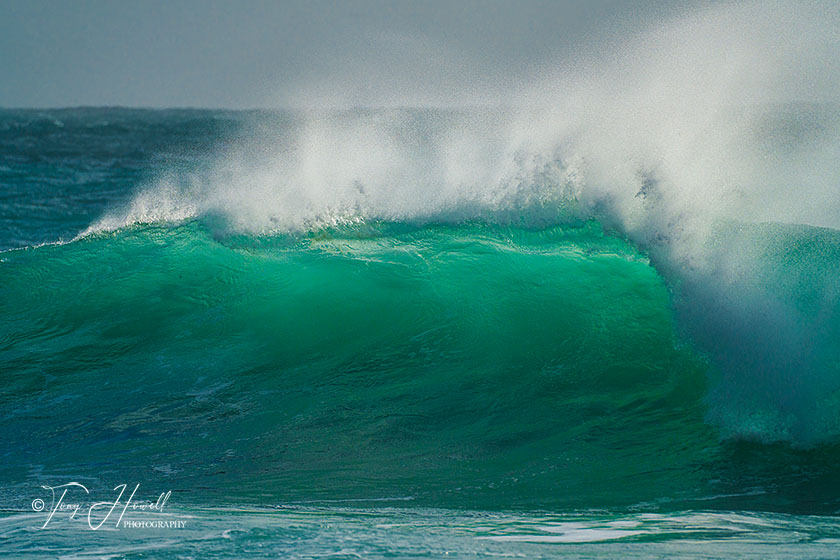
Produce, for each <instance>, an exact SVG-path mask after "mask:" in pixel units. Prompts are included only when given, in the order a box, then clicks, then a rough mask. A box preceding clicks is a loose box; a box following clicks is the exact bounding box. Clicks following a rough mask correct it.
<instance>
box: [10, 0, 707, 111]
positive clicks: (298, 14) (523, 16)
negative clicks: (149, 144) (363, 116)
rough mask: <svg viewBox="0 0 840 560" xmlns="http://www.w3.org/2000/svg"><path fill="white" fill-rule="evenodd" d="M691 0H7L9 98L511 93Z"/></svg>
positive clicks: (169, 100)
mask: <svg viewBox="0 0 840 560" xmlns="http://www.w3.org/2000/svg"><path fill="white" fill-rule="evenodd" d="M693 5H694V6H696V3H695V4H693ZM686 6H687V5H686V4H685V3H682V2H675V1H660V0H655V1H649V2H633V1H629V0H624V1H622V0H559V1H555V2H550V1H516V2H514V1H510V2H498V1H495V2H488V1H461V2H447V1H430V2H397V1H394V2H384V1H375V0H358V1H346V2H328V1H312V2H258V1H248V2H237V3H234V2H233V1H227V2H221V1H196V0H181V1H161V0H147V1H139V2H117V1H113V2H112V1H79V2H70V1H18V0H6V1H4V2H2V3H0V76H2V78H1V79H0V106H5V107H54V106H76V105H126V106H146V107H163V106H170V107H171V106H179V107H183V106H192V107H274V106H288V105H306V104H310V103H314V104H319V103H321V104H323V103H328V104H330V103H341V104H343V103H352V104H402V105H409V104H440V105H447V104H460V103H463V102H465V101H467V100H472V101H476V100H478V101H479V102H484V101H486V102H491V103H492V102H500V101H503V93H504V91H505V90H506V88H508V87H509V86H511V87H512V86H515V85H516V84H517V83H521V82H522V81H526V80H530V79H532V78H534V77H535V76H539V75H540V73H542V72H544V71H546V70H547V69H549V68H551V67H552V66H553V65H557V64H563V63H564V61H568V60H571V59H574V58H575V57H576V56H578V55H579V53H581V52H586V51H587V50H588V49H591V48H592V47H593V46H595V45H598V44H601V43H603V42H604V41H605V40H608V39H609V38H610V37H612V36H615V35H617V34H622V33H626V32H628V31H629V30H632V29H636V28H641V27H644V26H647V25H650V24H651V23H652V22H655V21H656V20H657V19H659V18H667V17H671V16H673V15H675V14H676V13H678V12H680V11H683V10H686V9H690V8H687V7H686Z"/></svg>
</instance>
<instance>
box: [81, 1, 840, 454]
mask: <svg viewBox="0 0 840 560" xmlns="http://www.w3.org/2000/svg"><path fill="white" fill-rule="evenodd" d="M829 8H831V5H830V3H813V4H809V5H808V6H805V5H802V4H792V3H791V4H787V3H772V2H762V3H748V4H740V5H731V4H727V5H725V6H722V7H715V8H711V9H707V10H703V11H700V12H697V13H695V14H692V15H689V16H684V17H681V18H677V19H673V20H669V21H665V22H661V23H660V24H659V25H657V26H655V27H654V28H652V29H650V30H647V31H642V32H640V33H638V34H637V35H636V36H634V37H630V38H625V39H624V40H617V41H616V42H614V43H613V44H611V45H608V46H607V47H605V48H604V50H603V52H601V53H599V54H598V55H593V56H590V57H586V58H585V59H582V60H579V61H576V63H575V64H571V65H569V64H567V65H566V66H564V67H563V68H560V69H558V71H557V73H556V75H553V76H543V77H540V78H539V79H535V80H534V82H533V83H530V84H527V85H526V86H525V87H523V88H522V90H521V91H520V92H517V93H516V95H514V96H512V98H511V100H510V103H509V104H508V107H511V108H507V109H497V110H491V109H482V110H470V109H465V110H410V109H383V110H358V109H357V110H346V111H318V110H315V109H313V110H310V111H302V112H298V113H295V114H294V115H292V116H291V117H290V118H289V120H288V122H287V123H286V124H285V125H283V126H282V127H280V129H279V130H278V129H273V130H267V129H265V128H260V127H259V126H255V130H254V134H253V137H252V138H251V139H250V140H249V141H247V142H243V143H241V144H239V145H236V146H230V147H229V148H228V149H227V150H225V152H224V153H223V154H220V156H219V157H218V159H217V160H216V161H215V162H214V163H213V164H212V165H210V166H208V167H206V168H204V169H202V170H198V171H191V172H188V173H178V172H173V173H171V174H170V175H168V176H166V177H162V178H160V180H159V181H158V182H157V183H155V184H152V185H150V186H148V187H147V188H146V189H144V190H143V191H142V192H140V193H139V194H138V195H137V196H136V197H135V198H134V199H133V200H132V202H131V203H130V205H129V206H128V207H126V208H123V209H116V210H114V211H113V212H111V213H109V214H108V215H106V216H104V217H103V218H102V219H101V220H99V221H98V222H96V223H95V224H93V225H92V226H91V227H90V228H89V230H88V232H86V233H90V232H96V231H103V230H112V229H116V228H120V227H124V226H126V225H130V224H132V223H138V222H139V223H142V222H153V221H178V220H183V219H187V218H190V217H195V216H208V215H209V216H216V217H218V218H220V221H221V222H222V223H223V224H224V227H225V228H227V229H228V230H230V231H235V232H245V233H253V234H261V233H269V232H277V231H290V230H292V231H293V230H301V229H312V228H319V227H323V226H329V225H335V224H340V223H346V222H352V221H357V220H374V219H375V220H388V221H420V222H423V221H458V220H463V219H489V220H496V219H503V220H524V221H525V223H530V222H533V221H534V220H536V222H537V223H539V222H540V221H544V220H546V219H547V220H549V221H550V220H551V219H552V218H551V216H552V214H554V216H555V219H558V218H557V217H556V214H557V213H563V212H570V213H573V214H574V215H576V216H579V217H588V216H593V217H597V218H599V219H601V220H602V221H604V222H605V223H607V224H608V225H609V226H611V227H614V228H616V229H618V230H619V231H621V232H623V234H624V235H626V236H627V237H628V238H630V239H632V240H633V241H634V242H636V243H638V244H639V245H640V246H641V247H643V248H644V249H645V250H647V251H648V252H649V253H650V254H651V258H652V262H653V263H654V264H655V265H656V266H657V267H658V268H659V269H660V271H661V272H662V274H663V275H664V276H665V277H666V278H667V279H668V280H669V281H670V282H671V283H672V284H673V285H674V286H679V287H680V288H678V291H679V290H681V292H680V294H679V305H678V307H679V309H680V314H681V318H682V320H683V321H684V322H685V323H686V325H685V327H686V330H688V331H689V332H693V333H695V334H697V335H698V336H697V337H696V338H697V339H698V341H699V342H698V343H699V344H700V346H701V347H702V349H703V350H705V351H706V352H708V354H709V355H710V356H711V357H712V358H713V359H714V360H715V361H716V362H717V364H718V366H719V367H720V368H721V369H723V371H724V374H723V376H722V381H721V382H720V383H721V385H720V387H718V388H717V390H716V391H715V392H714V395H715V396H714V397H713V402H712V408H713V416H714V418H715V419H716V420H717V421H718V422H719V423H720V424H721V425H722V426H723V428H724V430H725V432H726V433H728V434H732V435H736V436H739V435H740V436H749V437H758V438H760V439H765V440H774V439H785V440H791V441H797V442H804V443H810V442H814V441H820V440H824V439H832V438H835V437H837V436H838V435H840V410H838V409H837V408H838V407H837V403H836V402H835V400H834V398H833V396H832V395H833V394H834V392H835V391H837V390H838V389H840V382H835V381H831V380H832V379H836V378H838V377H840V376H838V373H840V372H838V370H837V365H836V364H837V363H840V362H831V356H833V354H832V352H834V350H833V349H831V348H828V349H827V348H826V344H830V343H829V342H821V343H817V344H816V347H815V348H811V349H810V350H809V351H808V352H804V351H803V350H802V348H803V345H804V344H805V342H804V341H805V340H807V339H808V333H809V332H811V331H813V330H814V329H823V330H824V328H825V324H828V323H831V322H832V321H835V322H836V319H837V317H836V315H837V297H838V296H837V291H836V290H834V291H833V292H832V290H833V289H834V288H833V287H832V286H828V287H827V288H825V294H824V298H823V299H824V301H823V304H822V305H823V308H822V309H821V310H820V312H818V313H812V314H811V315H807V314H805V313H804V312H803V311H802V310H801V309H799V308H798V307H797V306H796V304H795V303H792V300H794V299H795V297H793V296H792V295H791V294H790V293H787V292H785V291H784V290H782V291H779V290H774V289H771V288H767V287H763V286H760V285H756V283H755V282H752V281H748V280H745V278H746V279H748V278H749V277H750V276H757V275H760V272H761V271H762V270H764V269H765V268H766V267H767V266H769V265H768V264H767V263H766V262H763V261H762V256H761V255H762V253H761V251H758V250H757V249H756V248H755V247H754V245H753V244H749V243H735V244H724V245H722V244H720V243H711V242H710V239H712V238H714V236H715V234H716V231H717V229H718V228H719V226H720V224H722V223H731V222H733V221H734V222H742V223H756V222H782V223H799V224H809V225H813V226H823V227H829V228H835V229H837V228H840V163H838V162H840V110H838V107H840V99H838V93H837V92H838V89H837V87H836V86H837V85H838V83H840V62H839V61H838V58H840V57H837V56H836V53H837V52H840V16H838V14H837V13H835V12H836V10H834V11H831V10H830V9H829ZM559 219H562V218H559ZM732 263H737V266H733V265H732ZM832 294H833V295H832ZM816 317H819V318H818V319H817V318H816ZM701 331H702V332H701ZM832 363H833V364H834V365H831V364H832ZM751 385H757V386H760V387H755V388H754V387H751ZM817 393H820V394H821V396H817ZM820 399H823V400H820ZM825 399H828V400H825Z"/></svg>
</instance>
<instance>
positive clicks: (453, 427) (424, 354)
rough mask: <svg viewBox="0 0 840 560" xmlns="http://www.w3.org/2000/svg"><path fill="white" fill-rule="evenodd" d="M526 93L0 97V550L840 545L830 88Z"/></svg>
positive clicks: (741, 549) (636, 549)
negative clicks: (664, 122)
mask: <svg viewBox="0 0 840 560" xmlns="http://www.w3.org/2000/svg"><path fill="white" fill-rule="evenodd" d="M532 118H533V117H532V116H531V115H524V116H523V114H511V113H510V112H509V111H506V110H498V111H495V110H464V111H444V110H409V109H394V110H353V111H336V112H320V113H308V112H260V111H250V112H247V111H246V112H233V111H198V110H161V111H150V110H128V109H115V108H110V109H109V108H103V109H66V110H48V111H41V110H2V111H0V250H2V252H0V380H2V383H0V442H2V445H0V456H2V460H0V504H2V506H0V552H2V554H3V555H4V556H7V557H19V558H27V557H32V558H38V557H66V558H85V557H97V558H103V557H104V558H123V557H126V558H146V557H154V558H203V557H210V556H222V557H231V558H238V557H244V556H255V557H284V558H285V557H288V558H322V557H329V558H359V557H361V558H385V557H417V558H423V557H430V558H439V557H443V556H449V557H459V558H460V557H463V558H476V557H478V558H482V557H488V558H497V557H517V558H518V557H522V558H543V557H545V558H548V557H571V558H578V557H579V558H591V557H605V558H615V557H627V558H636V557H638V558H644V557H692V558H698V557H709V558H717V557H744V558H749V557H762V558H763V557H767V556H773V557H780V558H815V557H826V558H827V557H840V522H839V521H838V517H837V514H838V512H840V477H839V476H838V475H840V466H838V457H840V274H838V272H840V231H838V229H837V228H838V227H840V213H836V212H835V210H836V209H837V202H836V201H837V196H836V195H837V192H838V191H837V188H836V187H837V185H836V183H835V182H832V181H836V176H837V175H836V173H834V172H835V171H836V167H834V165H835V164H834V163H833V162H836V161H837V159H836V158H834V157H832V154H838V153H840V151H838V149H837V148H838V146H840V142H838V141H837V140H838V137H840V135H838V132H837V131H838V130H840V128H838V127H836V126H835V125H836V123H838V122H840V118H838V112H837V111H836V110H834V109H831V108H826V107H822V106H805V105H784V106H780V105H774V106H765V107H762V108H761V110H760V111H759V112H756V113H750V112H749V111H746V112H745V111H744V110H743V109H739V110H738V111H735V114H734V115H732V116H730V117H727V119H728V120H727V121H726V122H728V123H730V124H731V126H729V127H728V128H727V129H726V130H725V131H722V132H721V133H720V134H718V135H717V136H715V137H714V138H712V139H710V137H709V136H708V134H707V132H708V131H707V130H706V129H705V128H704V129H702V130H701V131H700V132H698V133H699V134H700V133H702V135H703V137H704V138H706V139H707V140H709V141H708V142H704V143H703V144H702V145H700V144H697V143H691V142H687V141H686V143H685V145H684V146H682V148H684V151H682V152H679V153H670V152H666V151H663V150H659V149H651V150H648V151H643V152H638V151H636V150H635V148H634V150H633V151H632V152H627V151H625V150H623V149H619V148H617V147H616V146H619V145H623V142H620V141H619V140H620V135H616V134H614V133H611V132H610V131H609V130H604V129H602V128H601V129H599V134H598V138H601V139H603V141H604V145H605V146H607V147H608V150H607V151H606V152H604V151H599V150H593V144H592V142H593V141H594V140H593V138H588V137H587V135H586V134H583V135H581V134H580V132H579V130H577V129H576V130H575V132H574V133H571V132H569V130H570V128H575V127H566V128H565V129H563V127H555V125H556V121H555V120H552V119H556V118H558V117H557V115H556V114H551V115H549V116H548V117H546V116H545V115H542V116H540V118H539V119H537V120H536V121H533V120H529V119H532ZM535 122H539V123H540V124H541V125H542V126H544V127H546V128H550V129H552V130H560V129H563V130H564V132H563V133H562V134H561V133H557V134H556V135H552V136H550V137H548V136H546V134H545V132H544V131H543V132H540V131H538V130H536V129H535V127H534V126H531V125H533V123H535ZM528 123H531V125H528ZM704 126H705V125H704ZM712 140H714V142H713V141H712ZM666 141H667V142H668V143H669V144H668V145H669V146H672V144H670V139H666ZM733 146H735V147H737V148H738V150H737V152H738V154H739V157H738V158H737V159H732V158H730V157H724V155H725V154H729V153H730V151H731V149H732V148H733ZM689 156H691V157H689ZM695 159H698V160H701V161H712V162H713V164H711V165H707V166H704V167H703V168H702V173H699V172H698V167H697V166H696V165H693V162H695ZM759 163H760V165H759ZM802 170H806V171H808V173H804V172H802ZM689 171H690V172H689ZM797 173H798V174H797ZM793 176H796V177H798V181H799V182H798V183H795V185H796V186H797V187H798V188H796V189H794V188H792V187H791V185H792V184H794V183H791V181H792V179H791V177H793ZM807 178H810V180H811V181H810V182H809V183H805V182H803V181H804V180H805V179H807ZM832 178H833V179H832ZM68 485H69V486H68ZM121 485H124V486H121ZM64 490H67V494H66V495H65V496H64V497H63V498H61V497H62V492H63V491H64ZM121 492H122V493H121ZM170 492H171V494H168V493H170ZM161 495H164V496H166V497H165V499H163V500H161V499H160V498H159V496H161ZM129 497H130V499H127V498H129ZM59 498H61V500H59ZM115 500H116V501H118V503H117V504H116V507H115V508H114V511H111V510H110V508H109V505H108V504H109V502H110V504H111V505H113V504H114V501H115ZM161 502H163V504H161ZM126 503H128V504H133V505H134V506H135V507H132V506H131V505H129V507H128V508H127V509H125V510H124V506H125V504H126ZM143 503H145V504H146V505H149V503H152V504H156V505H157V507H155V508H146V509H138V508H137V507H136V506H137V505H138V504H143ZM61 504H63V506H62V505H61ZM95 504H99V505H95ZM68 505H69V506H70V507H68ZM76 506H78V511H76ZM92 506H93V510H91V507H92ZM53 510H54V514H53V515H52V517H50V513H51V512H52V511H53ZM74 511H76V513H75V515H74ZM123 511H125V513H124V517H122V516H121V515H120V514H121V513H122V512H123ZM100 521H101V522H102V525H101V526H99V527H98V528H97V529H96V530H94V529H93V527H97V524H98V523H99V522H100Z"/></svg>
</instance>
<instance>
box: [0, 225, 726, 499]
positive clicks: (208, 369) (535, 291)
mask: <svg viewBox="0 0 840 560" xmlns="http://www.w3.org/2000/svg"><path fill="white" fill-rule="evenodd" d="M0 267H2V276H0V284H2V289H0V308H2V309H3V313H4V315H5V320H4V321H3V322H2V323H0V324H1V325H2V329H3V331H2V332H0V341H2V346H0V356H2V359H0V361H2V363H4V364H5V366H4V367H5V369H6V373H5V377H4V378H5V379H6V380H7V381H6V383H5V385H4V386H3V388H2V393H0V396H2V403H3V407H4V410H7V411H10V414H7V415H6V416H5V417H4V418H3V419H2V424H0V429H2V432H3V434H4V438H6V440H7V441H8V442H9V446H8V447H9V448H11V449H14V450H15V451H14V453H13V454H7V455H6V460H4V462H3V466H2V467H0V471H2V475H3V477H4V479H5V480H24V479H25V478H26V474H27V473H28V472H30V471H31V468H32V467H31V465H42V469H43V471H44V472H45V473H46V474H49V475H61V474H68V475H74V474H75V475H78V473H90V472H97V473H108V476H109V477H110V478H113V477H114V476H118V477H123V478H125V477H132V476H133V477H136V478H138V479H139V478H140V477H142V476H154V477H155V479H156V480H161V482H162V483H163V481H166V480H171V481H173V482H176V483H177V484H176V485H177V487H178V488H181V489H184V491H185V492H186V497H184V496H182V497H179V499H181V500H187V501H189V500H190V499H193V500H196V501H201V500H204V499H207V496H206V495H207V494H208V493H209V494H211V495H214V498H213V500H223V501H224V500H227V501H233V502H239V503H247V502H251V501H257V502H261V503H264V502H265V500H266V499H269V500H274V501H284V500H294V499H321V500H326V499H336V500H341V499H351V498H352V499H359V498H364V499H379V498H406V499H408V498H410V499H412V500H415V501H417V502H418V503H429V504H434V505H436V506H447V505H451V506H469V507H482V508H488V507H519V506H522V507H526V506H527V507H534V506H536V507H552V506H585V507H597V506H598V505H622V504H631V503H635V502H637V501H639V500H649V499H655V498H656V497H665V496H668V497H670V499H675V497H677V499H682V498H685V499H692V498H699V497H703V496H706V495H711V494H714V493H716V492H720V491H721V488H717V487H714V484H723V485H725V484H726V481H723V482H721V481H720V480H719V479H720V473H719V472H716V471H715V468H714V461H715V460H716V457H717V456H718V455H719V454H720V453H721V451H720V446H719V444H718V441H717V436H716V434H715V432H714V430H713V429H712V428H711V427H709V426H708V425H707V424H706V423H704V422H703V415H704V413H705V405H704V402H703V396H704V394H705V393H706V386H705V385H706V366H705V364H704V362H703V361H702V360H701V359H700V358H698V357H697V355H696V354H695V353H693V352H692V351H691V350H690V349H689V348H687V347H684V346H683V345H681V344H680V342H679V340H678V338H677V337H676V335H675V330H674V325H673V324H672V318H671V308H670V303H669V293H668V290H667V289H666V286H665V284H664V283H663V281H662V280H661V279H660V277H659V276H658V275H657V273H656V272H655V270H654V269H653V268H652V267H651V266H650V265H649V263H648V261H647V259H646V258H645V257H644V256H642V255H641V254H639V253H638V252H637V251H636V250H635V249H633V248H632V246H630V245H628V244H626V243H625V242H623V241H621V240H620V239H617V238H615V237H610V236H605V235H604V233H603V232H602V229H601V227H600V226H599V225H598V224H597V223H595V222H589V223H582V224H579V225H577V226H574V227H572V226H567V227H555V228H550V229H544V230H523V229H515V228H502V227H498V226H496V227H491V226H482V225H463V226H459V227H454V226H427V227H423V228H420V227H414V226H408V225H400V224H393V223H391V224H367V225H359V226H355V227H348V228H344V229H341V230H333V231H321V232H319V233H317V234H311V235H307V236H300V237H269V238H265V237H263V238H248V237H241V238H236V237H233V238H230V237H229V238H225V239H221V240H217V239H214V237H213V236H212V235H211V234H210V233H209V232H208V230H207V229H206V228H205V226H204V225H203V224H201V223H199V222H192V223H188V224H185V225H182V226H178V227H143V228H134V229H130V230H123V231H121V232H118V233H115V234H107V235H99V236H94V237H89V238H85V239H82V240H79V241H76V242H73V243H70V244H66V245H57V246H44V247H40V248H36V249H28V250H21V251H12V252H7V253H4V254H3V262H2V264H0ZM138 441H142V442H143V444H142V445H138ZM27 469H29V470H27ZM712 478H717V479H718V481H717V482H716V483H714V482H709V481H710V480H711V479H712ZM190 496H191V498H190Z"/></svg>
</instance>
